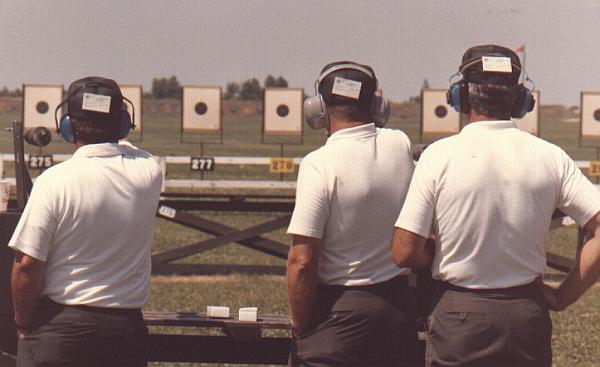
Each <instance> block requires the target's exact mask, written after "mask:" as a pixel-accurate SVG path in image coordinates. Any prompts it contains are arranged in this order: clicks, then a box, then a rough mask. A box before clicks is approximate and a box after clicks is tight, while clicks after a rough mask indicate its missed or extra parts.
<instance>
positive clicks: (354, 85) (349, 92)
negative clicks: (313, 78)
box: [331, 76, 362, 99]
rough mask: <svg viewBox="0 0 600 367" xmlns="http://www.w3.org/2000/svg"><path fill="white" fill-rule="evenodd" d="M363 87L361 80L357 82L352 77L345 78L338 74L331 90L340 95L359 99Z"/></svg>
mask: <svg viewBox="0 0 600 367" xmlns="http://www.w3.org/2000/svg"><path fill="white" fill-rule="evenodd" d="M361 88H362V83H361V82H357V81H355V80H350V79H344V78H340V77H337V76H336V77H335V79H334V80H333V89H332V90H331V94H337V95H338V96H344V97H348V98H354V99H358V96H360V89H361Z"/></svg>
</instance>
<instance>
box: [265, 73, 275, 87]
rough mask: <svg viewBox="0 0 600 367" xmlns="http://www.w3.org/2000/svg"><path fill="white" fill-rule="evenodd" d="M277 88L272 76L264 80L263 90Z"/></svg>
mask: <svg viewBox="0 0 600 367" xmlns="http://www.w3.org/2000/svg"><path fill="white" fill-rule="evenodd" d="M274 87H277V78H275V77H274V76H273V75H271V74H269V75H267V77H266V78H265V88H274Z"/></svg>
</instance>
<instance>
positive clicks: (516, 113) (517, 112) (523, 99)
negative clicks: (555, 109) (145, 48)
mask: <svg viewBox="0 0 600 367" xmlns="http://www.w3.org/2000/svg"><path fill="white" fill-rule="evenodd" d="M533 107H535V97H533V94H532V93H531V89H529V88H527V87H525V86H524V85H523V84H519V85H518V86H517V96H516V99H515V103H514V105H513V109H512V113H511V117H514V118H517V119H520V118H523V117H524V116H525V115H526V114H527V113H528V112H531V111H533Z"/></svg>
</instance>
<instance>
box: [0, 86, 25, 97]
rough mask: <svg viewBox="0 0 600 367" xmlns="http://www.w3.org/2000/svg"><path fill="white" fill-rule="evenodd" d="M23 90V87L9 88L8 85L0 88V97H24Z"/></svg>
mask: <svg viewBox="0 0 600 367" xmlns="http://www.w3.org/2000/svg"><path fill="white" fill-rule="evenodd" d="M22 96H23V92H22V91H21V88H15V89H14V90H10V89H8V88H7V87H6V86H4V87H3V88H2V90H0V97H22Z"/></svg>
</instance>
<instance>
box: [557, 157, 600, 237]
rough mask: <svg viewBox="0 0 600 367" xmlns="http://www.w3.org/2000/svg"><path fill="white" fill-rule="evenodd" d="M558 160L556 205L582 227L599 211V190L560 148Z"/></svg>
mask: <svg viewBox="0 0 600 367" xmlns="http://www.w3.org/2000/svg"><path fill="white" fill-rule="evenodd" d="M559 162H561V172H560V174H559V180H560V182H559V185H560V194H559V200H558V206H557V207H558V209H560V210H561V211H563V212H564V213H565V214H567V215H568V216H569V217H571V218H572V219H573V220H574V221H575V222H577V224H578V225H579V226H581V227H583V226H584V225H585V224H586V223H587V222H588V221H589V220H590V219H592V217H594V215H596V213H598V212H600V191H599V190H598V188H596V187H595V186H594V185H593V184H592V183H591V182H590V180H588V178H587V177H585V176H584V175H583V173H582V172H581V170H580V169H579V168H578V167H577V165H576V164H575V162H574V161H573V160H572V159H571V158H570V157H569V156H568V155H567V154H566V153H565V152H564V151H562V150H561V157H560V160H559Z"/></svg>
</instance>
